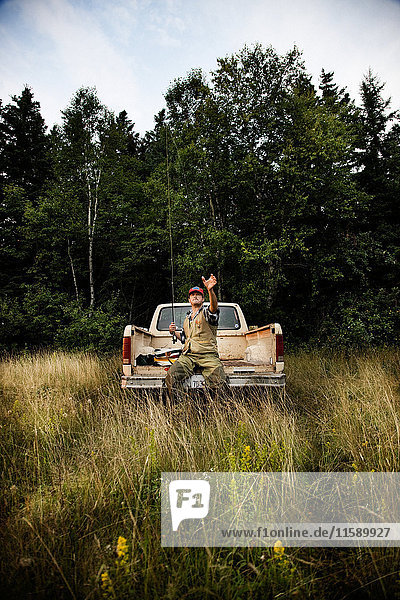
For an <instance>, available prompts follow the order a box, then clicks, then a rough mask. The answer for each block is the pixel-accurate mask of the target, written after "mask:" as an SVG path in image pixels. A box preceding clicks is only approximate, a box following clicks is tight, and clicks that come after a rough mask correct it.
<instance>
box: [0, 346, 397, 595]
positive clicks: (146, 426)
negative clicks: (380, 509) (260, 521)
mask: <svg viewBox="0 0 400 600" xmlns="http://www.w3.org/2000/svg"><path fill="white" fill-rule="evenodd" d="M286 365H287V366H286V372H287V375H288V385H287V393H286V397H285V398H282V397H277V396H270V395H268V394H265V393H261V392H260V393H250V394H244V393H235V394H231V395H229V394H227V395H225V396H224V397H219V398H215V397H212V396H209V395H208V396H207V395H206V397H192V396H190V395H186V396H182V397H181V398H180V400H179V401H177V402H176V403H175V404H173V405H169V404H166V403H165V402H163V401H162V399H161V398H160V397H159V396H158V395H153V394H147V395H146V394H144V395H140V396H139V395H137V394H135V393H134V392H132V391H123V390H121V389H120V387H119V376H118V371H119V357H115V358H107V359H106V358H99V357H96V356H91V355H89V354H65V353H42V354H37V355H33V356H23V357H20V358H10V359H8V360H4V361H3V362H2V363H1V364H0V386H1V390H2V392H1V404H0V420H1V430H0V432H1V454H2V462H3V465H2V466H3V468H2V497H1V507H2V512H1V519H2V523H1V525H2V533H3V541H2V544H1V548H0V556H1V567H0V569H1V570H0V587H1V588H2V589H3V590H4V594H6V595H7V597H15V598H25V597H28V596H29V597H35V598H53V597H55V596H57V597H59V598H64V597H65V598H136V597H146V598H147V597H148V598H181V597H187V598H204V597H205V598H219V597H221V598H268V597H271V598H273V597H280V598H283V597H297V598H307V597H310V598H311V597H320V598H344V597H346V595H347V597H350V598H355V597H375V596H376V595H377V594H378V593H379V595H380V596H382V597H384V596H385V595H386V596H387V597H393V595H395V594H398V597H400V585H399V565H398V559H399V553H398V551H397V549H363V550H354V549H353V550H348V549H341V550H340V549H337V550H332V549H330V550H328V549H300V548H297V549H290V550H286V551H285V552H284V555H283V558H282V556H281V555H279V554H277V553H274V551H273V550H269V549H267V550H261V549H239V548H237V549H224V548H221V549H217V548H214V549H208V548H206V549H190V550H189V549H184V548H182V549H164V548H161V547H160V522H159V520H160V517H159V512H160V499H159V492H160V473H161V472H162V471H175V470H177V471H211V470H213V471H230V470H240V471H262V470H265V471H279V470H301V471H318V470H323V471H326V470H334V471H336V470H343V471H348V470H354V471H371V470H377V471H379V470H385V471H387V470H389V471H398V470H400V469H399V460H400V459H399V431H400V421H399V419H400V408H399V400H400V393H399V383H398V382H399V375H400V354H399V352H396V351H394V350H385V351H379V352H378V351H376V352H372V351H371V352H370V353H368V354H364V355H361V354H358V355H351V356H347V355H345V354H342V355H337V354H336V355H335V354H329V353H325V354H324V353H318V354H310V353H302V354H298V355H293V356H290V357H288V358H287V362H286ZM118 540H119V541H118Z"/></svg>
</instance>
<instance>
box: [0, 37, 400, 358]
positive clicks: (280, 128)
mask: <svg viewBox="0 0 400 600" xmlns="http://www.w3.org/2000/svg"><path fill="white" fill-rule="evenodd" d="M216 65H217V67H216V69H215V71H213V72H211V73H204V72H203V71H202V70H200V69H193V70H192V71H190V72H189V73H188V74H187V75H186V76H184V77H181V78H177V79H176V80H174V81H173V82H172V83H171V85H170V87H169V89H168V90H167V91H166V93H165V106H164V107H163V108H162V109H161V110H160V112H159V113H158V114H157V115H156V116H155V118H154V128H153V129H152V130H151V131H148V132H147V133H146V134H144V135H140V134H139V133H137V132H136V131H135V124H134V121H133V119H134V115H128V114H127V112H126V111H122V112H120V113H119V114H115V113H114V112H113V111H112V110H111V109H110V108H109V107H106V106H105V105H104V104H103V103H102V102H101V99H100V98H99V97H98V93H97V91H96V89H95V88H90V87H82V88H80V89H79V90H77V91H76V93H75V94H74V96H73V97H72V99H71V100H70V102H69V104H68V106H67V107H66V108H65V109H63V110H62V111H61V117H60V124H57V125H55V126H54V127H52V128H51V129H50V130H49V129H48V127H47V126H46V123H45V121H44V119H43V117H42V115H41V109H40V103H39V101H38V99H36V98H35V95H34V91H33V90H32V89H31V88H30V87H29V86H28V85H26V86H25V87H24V89H23V90H22V91H21V93H20V95H15V96H11V101H10V102H8V103H6V101H5V100H3V101H1V103H0V239H1V247H0V322H1V328H0V350H2V351H3V352H4V351H5V352H12V351H18V350H23V349H29V350H31V349H36V348H62V349H66V350H72V349H92V350H93V349H96V350H99V351H112V350H114V349H115V348H118V347H119V344H120V343H121V338H122V331H123V326H124V325H125V324H126V323H128V322H131V323H135V324H137V325H141V326H148V324H149V320H150V317H151V315H152V313H153V311H154V308H155V306H156V305H157V304H160V303H162V302H169V301H171V297H172V292H171V266H172V265H171V251H170V250H171V247H172V250H173V267H174V287H175V298H174V299H175V301H185V300H186V294H187V290H188V289H189V287H190V286H192V285H199V284H200V282H201V276H202V275H206V276H207V275H209V273H211V272H213V273H214V274H215V275H216V276H217V279H218V297H219V299H220V300H222V301H235V302H238V303H240V305H241V306H242V308H243V310H244V312H245V314H246V317H247V321H248V323H249V324H254V325H263V324H266V323H269V322H279V323H281V325H282V327H283V330H284V334H285V340H286V344H287V345H288V347H289V348H293V349H296V348H312V347H315V346H316V345H318V346H319V347H323V346H328V347H332V348H342V347H365V346H384V345H394V344H396V343H398V342H399V331H400V327H399V325H400V309H399V297H400V277H399V274H400V273H399V253H400V236H399V227H400V222H399V220H400V121H399V111H397V110H395V109H393V107H392V106H391V101H390V99H389V98H387V97H386V94H385V89H384V88H385V84H384V83H383V82H381V81H380V78H379V75H378V74H375V73H374V72H373V71H372V70H370V71H369V72H368V73H366V74H364V75H363V74H360V100H359V102H358V103H357V101H356V100H355V99H353V98H351V97H350V95H349V93H348V92H347V91H346V89H345V88H341V86H340V84H338V83H337V82H336V81H335V75H334V73H333V72H329V71H326V70H324V69H322V71H321V75H320V78H319V81H318V82H317V83H316V84H314V83H313V82H312V77H311V76H310V75H309V73H308V72H307V69H306V65H305V64H304V60H303V58H302V54H301V52H300V51H299V50H298V49H297V48H296V47H294V48H293V49H291V50H290V51H289V52H287V54H285V55H282V56H281V55H278V54H277V53H276V51H275V50H274V49H273V48H271V47H263V46H262V45H260V44H255V45H253V46H244V47H243V48H242V49H241V50H240V51H239V52H238V53H236V54H234V55H231V56H226V57H225V58H219V59H218V60H217V62H216Z"/></svg>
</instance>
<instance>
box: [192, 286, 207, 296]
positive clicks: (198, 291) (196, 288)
mask: <svg viewBox="0 0 400 600" xmlns="http://www.w3.org/2000/svg"><path fill="white" fill-rule="evenodd" d="M195 292H197V293H198V294H201V295H202V296H204V292H203V289H202V288H201V287H198V286H197V285H195V286H194V287H192V288H190V290H189V294H188V296H190V294H194V293H195Z"/></svg>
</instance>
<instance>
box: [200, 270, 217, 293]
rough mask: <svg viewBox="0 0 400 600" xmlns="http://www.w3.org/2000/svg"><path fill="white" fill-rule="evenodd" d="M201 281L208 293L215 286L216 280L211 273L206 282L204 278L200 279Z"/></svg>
mask: <svg viewBox="0 0 400 600" xmlns="http://www.w3.org/2000/svg"><path fill="white" fill-rule="evenodd" d="M202 280H203V284H204V285H205V287H206V288H207V290H208V292H210V290H212V288H213V287H214V286H215V285H217V278H216V277H215V275H213V274H212V273H211V275H210V277H209V279H207V280H206V278H205V277H202Z"/></svg>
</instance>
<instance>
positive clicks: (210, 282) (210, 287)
mask: <svg viewBox="0 0 400 600" xmlns="http://www.w3.org/2000/svg"><path fill="white" fill-rule="evenodd" d="M201 279H202V280H203V284H204V286H205V287H206V288H207V291H208V296H209V298H210V312H212V313H216V312H217V310H218V300H217V296H216V295H215V292H214V286H215V285H217V278H216V277H215V275H213V274H212V273H211V275H210V277H209V279H207V280H206V278H205V277H202V278H201Z"/></svg>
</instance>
